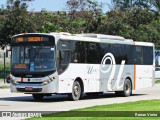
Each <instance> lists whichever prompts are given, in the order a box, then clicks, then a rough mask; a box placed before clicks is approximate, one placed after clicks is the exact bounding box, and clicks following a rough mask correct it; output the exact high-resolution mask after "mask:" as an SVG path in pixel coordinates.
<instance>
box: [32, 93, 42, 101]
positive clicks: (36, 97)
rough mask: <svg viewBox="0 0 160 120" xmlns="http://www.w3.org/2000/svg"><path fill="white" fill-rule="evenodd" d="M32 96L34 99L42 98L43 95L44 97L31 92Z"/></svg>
mask: <svg viewBox="0 0 160 120" xmlns="http://www.w3.org/2000/svg"><path fill="white" fill-rule="evenodd" d="M32 96H33V98H34V99H35V100H38V101H40V100H43V97H44V95H42V94H32Z"/></svg>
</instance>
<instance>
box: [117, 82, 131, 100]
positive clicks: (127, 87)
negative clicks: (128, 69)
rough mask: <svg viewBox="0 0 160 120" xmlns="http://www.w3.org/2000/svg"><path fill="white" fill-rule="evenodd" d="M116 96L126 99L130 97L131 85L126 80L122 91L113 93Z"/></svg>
mask: <svg viewBox="0 0 160 120" xmlns="http://www.w3.org/2000/svg"><path fill="white" fill-rule="evenodd" d="M115 94H116V96H120V97H128V96H130V95H132V84H131V81H130V80H129V79H126V80H125V82H124V86H123V91H115Z"/></svg>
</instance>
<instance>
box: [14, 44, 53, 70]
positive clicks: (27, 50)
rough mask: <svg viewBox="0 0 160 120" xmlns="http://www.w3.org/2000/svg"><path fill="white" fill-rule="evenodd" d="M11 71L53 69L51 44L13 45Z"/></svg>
mask: <svg viewBox="0 0 160 120" xmlns="http://www.w3.org/2000/svg"><path fill="white" fill-rule="evenodd" d="M11 63H12V65H11V71H12V72H16V73H17V72H27V73H34V72H46V71H52V70H55V49H54V47H53V46H13V47H12V61H11Z"/></svg>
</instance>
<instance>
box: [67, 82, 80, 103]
mask: <svg viewBox="0 0 160 120" xmlns="http://www.w3.org/2000/svg"><path fill="white" fill-rule="evenodd" d="M81 95H82V89H81V85H80V83H79V82H78V81H75V82H74V83H73V87H72V93H70V94H68V97H69V99H70V100H74V101H77V100H79V99H80V97H81Z"/></svg>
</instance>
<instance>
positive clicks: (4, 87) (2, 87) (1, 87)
mask: <svg viewBox="0 0 160 120" xmlns="http://www.w3.org/2000/svg"><path fill="white" fill-rule="evenodd" d="M6 88H10V87H9V86H0V89H6Z"/></svg>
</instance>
